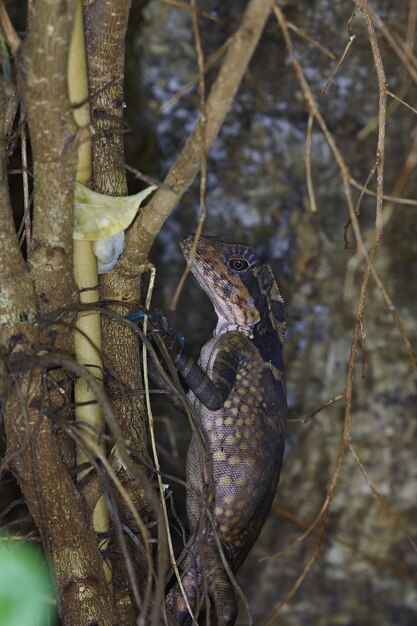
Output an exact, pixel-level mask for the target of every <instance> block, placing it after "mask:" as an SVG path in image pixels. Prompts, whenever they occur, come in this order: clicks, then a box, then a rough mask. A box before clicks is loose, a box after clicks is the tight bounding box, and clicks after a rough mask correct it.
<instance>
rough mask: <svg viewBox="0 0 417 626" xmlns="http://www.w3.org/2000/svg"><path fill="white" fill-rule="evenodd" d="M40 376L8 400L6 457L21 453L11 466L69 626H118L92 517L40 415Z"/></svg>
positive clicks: (36, 373)
mask: <svg viewBox="0 0 417 626" xmlns="http://www.w3.org/2000/svg"><path fill="white" fill-rule="evenodd" d="M41 376H42V372H40V371H34V372H32V373H31V374H29V375H27V376H24V377H21V378H19V379H18V381H17V384H16V387H15V388H14V389H13V391H12V392H11V393H10V395H9V397H8V399H7V403H6V406H5V411H4V419H5V427H6V435H7V454H8V456H12V455H13V456H14V455H15V453H16V452H17V451H19V453H18V455H17V456H14V459H13V461H12V463H11V464H10V466H11V469H12V471H13V474H14V475H15V476H16V478H17V480H18V481H19V485H20V487H21V489H22V492H23V495H24V497H25V500H26V502H27V504H28V506H29V510H30V512H31V514H32V515H33V518H34V520H35V522H36V525H37V527H38V528H39V531H40V534H41V539H42V544H43V546H44V548H45V551H46V553H47V555H48V558H49V560H50V562H51V564H52V566H53V571H54V574H55V578H56V583H57V588H58V592H59V608H60V613H61V617H62V619H63V622H64V624H66V625H68V626H89V625H90V624H92V623H98V624H100V626H114V625H115V624H116V623H117V619H116V617H115V613H114V608H113V605H112V602H111V596H110V594H109V590H108V587H107V584H106V582H105V579H104V573H103V566H102V561H101V558H100V555H99V552H98V550H97V545H96V536H95V533H94V531H93V529H92V527H91V523H90V516H91V511H88V510H87V509H86V507H85V505H84V502H83V500H82V498H81V496H80V494H79V493H78V490H77V489H76V487H75V485H74V483H73V481H72V479H71V478H70V476H69V474H68V472H67V470H66V468H65V466H64V464H63V462H62V459H61V456H60V453H59V449H58V445H57V440H56V437H55V435H54V433H53V428H52V424H51V421H50V420H49V419H48V418H47V417H45V415H44V414H43V413H42V412H41V411H39V410H38V406H39V400H38V398H39V397H40V394H41V387H42V381H41ZM18 390H19V391H18ZM22 435H23V436H22ZM25 439H26V441H25Z"/></svg>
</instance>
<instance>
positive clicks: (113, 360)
mask: <svg viewBox="0 0 417 626" xmlns="http://www.w3.org/2000/svg"><path fill="white" fill-rule="evenodd" d="M129 10H130V0H117V1H114V2H104V1H103V0H96V1H95V2H90V1H89V0H84V15H85V32H86V44H87V63H88V78H89V86H90V114H91V121H92V123H93V126H94V135H93V139H92V150H93V186H94V189H96V190H97V191H100V192H102V193H106V194H108V195H117V196H123V195H126V194H127V183H126V175H125V161H124V148H123V136H122V132H121V131H122V128H123V126H122V124H123V119H122V116H123V78H124V47H125V36H126V29H127V21H128V16H129ZM119 266H120V264H118V265H117V266H116V267H115V268H114V270H113V271H111V272H109V273H107V274H104V275H103V277H102V280H101V285H100V295H101V298H102V299H103V300H122V301H125V302H130V303H131V304H132V305H134V304H136V303H137V302H138V300H139V297H140V281H139V268H135V273H134V275H131V274H130V275H129V274H127V273H125V272H123V271H122V272H120V271H119V269H120V267H119ZM114 310H115V311H116V312H117V310H118V307H114ZM119 312H120V313H121V315H124V314H125V312H126V309H120V311H119ZM102 331H103V335H102V336H103V352H104V354H105V357H106V361H107V362H108V363H109V364H110V365H111V369H112V371H113V373H115V374H116V377H117V382H115V381H114V380H113V379H111V380H110V379H107V380H106V381H105V382H106V391H107V392H108V394H109V395H110V396H112V395H114V396H116V397H115V399H114V400H113V402H112V404H113V408H114V413H115V414H116V415H117V417H118V420H119V423H120V427H121V430H122V433H123V439H124V440H125V441H127V442H129V446H130V447H131V448H132V449H134V450H135V451H136V452H137V454H138V456H139V457H141V458H146V457H147V445H146V430H145V426H144V419H143V413H144V411H143V404H142V399H141V396H140V395H136V396H135V395H131V394H130V393H126V395H124V394H120V388H122V389H123V390H126V391H127V392H131V391H133V390H135V389H136V390H137V389H138V387H139V385H140V381H141V375H140V365H139V347H138V341H137V337H136V336H135V334H134V333H133V332H132V330H131V329H130V328H129V327H128V326H127V325H125V324H120V323H117V321H115V320H114V319H112V318H108V317H107V316H106V317H103V318H102ZM120 479H121V481H122V482H123V486H124V487H125V489H126V492H127V493H128V495H129V497H130V498H131V500H132V502H133V503H134V505H135V507H136V509H137V510H138V511H141V510H143V509H144V508H145V507H146V503H145V502H144V491H143V485H140V484H139V481H138V480H137V478H136V477H135V476H132V475H131V474H130V472H129V471H128V470H127V469H121V470H120ZM120 505H121V511H120V513H121V521H122V523H123V524H126V525H129V523H130V513H129V511H128V510H126V507H125V506H124V505H123V503H122V502H121V503H120ZM131 548H132V550H131V554H132V559H135V557H137V551H136V549H135V547H134V546H133V545H132V546H131ZM138 564H139V567H136V571H135V575H136V580H137V583H136V584H137V585H138V586H139V589H140V595H142V597H144V595H145V593H144V591H145V588H146V582H145V577H144V574H143V573H144V572H145V571H146V568H147V564H146V561H145V560H144V558H143V555H140V554H139V558H136V562H135V565H138ZM162 575H163V574H162ZM132 583H133V581H132V576H129V573H128V569H127V567H126V563H125V561H124V560H122V559H120V560H118V561H115V563H114V587H115V600H116V602H117V604H118V607H119V612H120V614H121V615H122V618H123V623H124V624H126V626H129V625H130V624H132V625H133V624H134V623H135V620H136V616H135V610H134V606H133V603H132V601H131V599H130V596H129V587H130V588H131V589H132V588H133V584H132Z"/></svg>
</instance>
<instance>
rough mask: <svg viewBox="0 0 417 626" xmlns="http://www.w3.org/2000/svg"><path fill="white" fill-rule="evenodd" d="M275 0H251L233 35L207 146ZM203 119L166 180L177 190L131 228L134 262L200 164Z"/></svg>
mask: <svg viewBox="0 0 417 626" xmlns="http://www.w3.org/2000/svg"><path fill="white" fill-rule="evenodd" d="M272 6H273V0H250V2H249V3H248V5H247V7H246V10H245V13H244V15H243V18H242V21H241V24H240V26H239V28H238V30H237V31H236V33H235V35H234V36H233V38H232V41H231V43H230V45H229V47H228V50H227V54H226V57H225V59H224V61H223V64H222V66H221V68H220V71H219V74H218V77H217V79H216V81H215V83H214V85H213V87H212V89H211V91H210V95H209V97H208V99H207V104H206V114H207V124H206V135H205V139H206V150H207V151H208V150H209V148H210V147H211V145H212V144H213V141H214V139H215V138H216V137H217V134H218V132H219V130H220V127H221V125H222V123H223V121H224V119H225V117H226V114H227V112H228V110H229V109H230V106H231V104H232V102H233V99H234V97H235V95H236V92H237V89H238V87H239V85H240V82H241V80H242V78H243V75H244V73H245V71H246V68H247V66H248V64H249V61H250V59H251V57H252V54H253V52H254V50H255V48H256V45H257V43H258V41H259V38H260V36H261V34H262V31H263V28H264V25H265V22H266V20H267V18H268V16H269V14H270V12H271V8H272ZM200 126H201V120H200V121H199V122H198V123H197V125H196V127H195V129H194V131H193V132H192V133H191V135H190V137H189V139H188V141H187V143H186V145H185V146H184V148H183V150H182V152H181V154H180V156H179V157H178V159H177V161H176V162H175V164H174V165H173V166H172V167H171V169H170V171H169V173H168V175H167V177H166V179H165V181H164V182H165V183H166V184H167V185H169V186H170V187H172V188H173V189H174V191H175V193H170V192H167V191H165V190H158V191H157V192H156V194H155V195H154V197H153V198H152V199H151V201H150V202H149V204H148V205H147V206H146V207H145V208H144V209H143V211H142V212H141V213H140V215H139V217H138V219H137V220H136V222H135V223H134V225H133V226H132V228H131V229H130V233H129V235H128V237H130V238H132V239H133V240H134V241H135V249H136V250H137V249H139V250H141V251H142V252H141V254H140V253H139V252H137V253H136V254H133V252H132V255H131V258H130V263H132V264H133V267H136V266H137V264H138V263H137V261H138V256H139V260H141V259H142V258H143V255H147V253H148V251H149V249H150V247H151V245H152V243H153V241H154V239H155V237H156V235H157V233H158V232H159V231H160V229H161V226H162V224H163V223H164V222H165V220H166V219H167V217H168V216H169V215H170V213H171V211H172V210H173V208H174V207H175V205H176V204H177V202H178V199H179V197H181V196H182V195H183V194H184V193H185V191H186V190H187V189H188V187H189V186H190V185H191V183H192V181H193V180H194V177H195V176H196V174H197V172H198V170H199V168H200V161H201V159H200V157H201V151H200V141H201V132H200Z"/></svg>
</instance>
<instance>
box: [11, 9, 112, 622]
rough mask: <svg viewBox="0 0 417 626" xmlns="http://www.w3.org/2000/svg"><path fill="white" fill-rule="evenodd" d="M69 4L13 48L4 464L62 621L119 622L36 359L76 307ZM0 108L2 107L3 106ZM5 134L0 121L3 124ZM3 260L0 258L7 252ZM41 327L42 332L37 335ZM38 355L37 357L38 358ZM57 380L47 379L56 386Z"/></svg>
mask: <svg viewBox="0 0 417 626" xmlns="http://www.w3.org/2000/svg"><path fill="white" fill-rule="evenodd" d="M73 15H74V2H73V1H68V2H67V3H66V4H64V5H63V4H62V3H57V2H51V1H50V0H49V1H48V0H38V1H37V2H36V5H35V7H34V10H33V15H32V24H31V31H30V34H29V35H28V37H27V39H26V41H25V43H24V44H22V45H21V46H20V48H19V51H18V57H17V65H18V73H19V87H20V93H21V94H22V97H23V99H24V103H25V110H26V112H27V118H28V122H29V130H30V136H31V145H32V153H33V160H34V172H35V207H34V226H33V241H32V245H31V247H30V253H29V259H28V262H29V268H30V271H29V270H28V268H27V266H26V264H25V262H24V260H23V258H22V256H21V254H20V251H19V246H18V242H17V239H16V235H15V233H14V232H12V231H13V230H14V229H13V219H12V214H11V209H10V202H9V198H8V191H7V179H6V168H5V158H4V148H3V146H1V148H2V181H1V182H2V184H1V191H0V203H1V204H0V212H1V216H2V218H4V219H2V234H1V237H2V238H4V241H3V242H2V243H4V245H2V246H1V252H0V255H1V264H0V284H1V289H2V295H4V296H5V297H2V298H0V302H1V313H2V316H3V317H2V318H1V322H2V323H6V324H7V328H6V331H5V332H4V333H2V334H1V349H2V353H3V355H4V359H5V362H6V366H7V369H8V371H9V372H10V378H11V380H12V383H13V384H12V386H11V387H10V386H9V388H8V393H7V397H6V398H5V399H4V413H3V414H4V424H5V431H6V436H7V454H6V459H5V464H6V465H7V466H8V467H9V468H10V469H11V471H12V472H13V474H14V475H15V476H16V478H17V480H18V482H19V484H20V487H21V489H22V492H23V495H24V497H25V500H26V502H27V504H28V507H29V510H30V512H31V514H32V515H33V518H34V520H35V523H36V525H37V527H38V528H39V531H40V535H41V539H42V543H43V546H44V549H45V552H46V554H47V556H48V559H49V561H50V563H51V566H52V568H53V571H54V574H55V578H56V584H57V590H58V595H59V606H60V612H61V616H62V619H63V622H64V623H65V624H67V625H69V626H87V625H90V624H91V623H99V624H100V626H101V625H105V626H107V625H108V626H114V625H115V624H116V623H117V621H118V620H117V619H116V615H115V611H114V607H113V604H112V602H111V598H110V594H109V592H108V587H107V585H106V582H105V579H104V572H103V568H102V561H101V558H100V554H99V551H98V549H97V545H96V536H95V533H94V531H93V529H92V527H91V522H90V515H91V512H89V511H88V510H87V507H86V506H85V504H84V502H83V500H82V498H81V496H80V494H79V493H78V490H77V489H76V486H75V485H74V483H73V481H72V478H71V476H70V474H69V472H68V470H67V469H66V467H65V465H64V463H63V460H62V457H61V454H60V450H59V444H58V438H57V436H56V432H55V427H54V426H53V424H52V422H51V420H50V419H49V417H50V416H51V415H54V409H56V408H58V407H60V406H61V402H62V401H60V402H59V404H58V403H57V396H59V395H60V394H57V393H55V392H52V394H50V393H49V390H48V386H47V381H48V377H49V381H50V380H51V379H52V376H51V374H49V373H48V372H47V368H46V367H43V366H42V365H41V363H39V364H38V365H36V364H37V362H38V361H37V359H39V356H40V355H41V354H43V355H45V353H46V354H47V353H48V352H49V351H52V350H54V351H55V352H56V351H57V350H59V349H65V350H66V351H68V350H70V349H71V333H70V330H69V328H68V325H66V324H62V323H59V324H58V323H57V324H56V325H55V328H52V324H48V322H47V319H46V317H47V316H48V314H49V313H50V312H51V311H52V310H53V309H56V308H61V307H65V306H69V305H71V304H73V303H74V302H75V289H74V283H73V278H72V223H73V217H72V216H73V189H74V174H75V168H76V159H77V135H76V132H75V125H74V122H73V117H72V111H71V108H70V106H69V102H68V96H67V82H66V81H67V60H68V50H69V42H70V37H71V30H72V22H73ZM2 110H4V109H3V108H2ZM2 128H3V125H2ZM6 255H7V256H6ZM45 328H46V331H45V330H44V329H45ZM38 355H39V356H38ZM59 382H60V374H59V373H58V375H57V376H55V374H54V385H53V387H54V388H56V386H57V385H59Z"/></svg>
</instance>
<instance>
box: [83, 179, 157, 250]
mask: <svg viewBox="0 0 417 626" xmlns="http://www.w3.org/2000/svg"><path fill="white" fill-rule="evenodd" d="M155 189H156V185H151V186H150V187H147V188H146V189H144V190H143V191H140V192H139V193H136V194H134V195H133V196H106V195H104V194H102V193H98V192H97V191H92V190H91V189H89V188H88V187H86V186H85V185H82V184H81V183H76V185H75V197H74V234H73V237H74V239H81V240H84V241H97V240H98V239H103V238H104V237H111V236H112V235H116V234H117V233H120V232H122V231H124V230H125V229H126V228H127V227H128V226H130V224H131V223H132V222H133V219H134V218H135V215H136V213H137V212H138V209H139V207H140V205H141V204H142V202H143V201H144V200H145V198H147V197H148V196H149V194H151V193H152V192H153V191H154V190H155Z"/></svg>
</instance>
